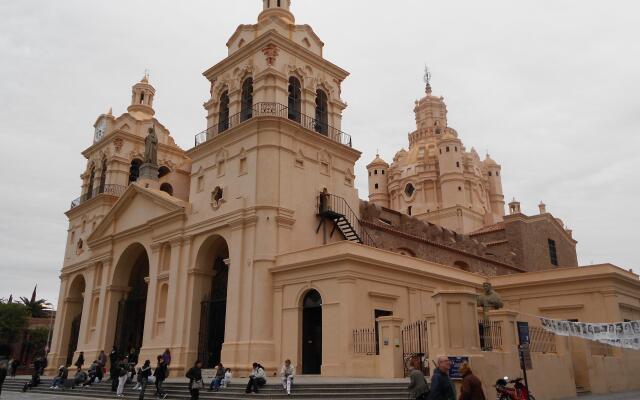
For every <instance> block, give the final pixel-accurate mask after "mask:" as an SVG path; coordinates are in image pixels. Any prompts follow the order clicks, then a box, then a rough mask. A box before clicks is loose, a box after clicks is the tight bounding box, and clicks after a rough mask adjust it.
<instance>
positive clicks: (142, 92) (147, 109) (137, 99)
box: [127, 74, 156, 120]
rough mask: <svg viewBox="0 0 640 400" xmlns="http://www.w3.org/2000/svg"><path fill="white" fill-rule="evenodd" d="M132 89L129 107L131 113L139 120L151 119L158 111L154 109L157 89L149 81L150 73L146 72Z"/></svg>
mask: <svg viewBox="0 0 640 400" xmlns="http://www.w3.org/2000/svg"><path fill="white" fill-rule="evenodd" d="M131 91H132V94H131V105H130V106H129V107H128V108H127V111H128V112H129V114H131V115H132V116H133V117H134V118H136V119H138V120H147V119H151V118H152V117H153V116H154V115H155V113H156V112H155V110H154V109H153V97H154V96H155V95H156V89H155V88H154V87H153V86H151V84H150V83H149V75H148V74H145V75H144V77H143V78H142V80H141V81H140V82H138V83H136V84H135V85H133V88H132V90H131Z"/></svg>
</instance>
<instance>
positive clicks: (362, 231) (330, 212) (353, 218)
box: [318, 193, 378, 247]
mask: <svg viewBox="0 0 640 400" xmlns="http://www.w3.org/2000/svg"><path fill="white" fill-rule="evenodd" d="M318 215H321V216H326V217H329V218H331V217H332V216H334V215H336V216H337V215H342V216H344V218H345V219H347V220H348V221H349V223H350V224H351V226H352V227H353V230H354V231H355V233H356V234H357V235H358V237H359V239H360V242H361V243H362V244H364V245H366V246H370V247H378V246H377V245H376V242H375V240H374V239H373V237H372V236H371V235H370V234H369V232H368V231H367V229H366V228H365V227H364V225H363V224H362V222H361V221H360V219H359V218H358V216H357V215H356V213H355V212H354V211H353V209H351V207H350V206H349V203H347V201H346V200H345V199H344V198H342V197H340V196H336V195H334V194H330V193H320V195H319V196H318Z"/></svg>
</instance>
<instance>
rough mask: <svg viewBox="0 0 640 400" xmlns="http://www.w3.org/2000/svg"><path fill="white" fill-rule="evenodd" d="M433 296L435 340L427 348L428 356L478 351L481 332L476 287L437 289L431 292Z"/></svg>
mask: <svg viewBox="0 0 640 400" xmlns="http://www.w3.org/2000/svg"><path fill="white" fill-rule="evenodd" d="M433 300H434V302H435V309H436V316H435V317H436V318H435V319H436V329H437V337H438V340H437V345H436V346H434V348H431V349H430V350H429V353H430V355H429V356H430V358H432V359H433V358H434V357H437V356H438V355H449V356H467V355H470V354H477V353H479V352H480V332H479V331H478V311H477V295H476V292H475V290H472V289H466V288H460V289H454V290H440V291H438V292H436V293H435V294H434V295H433Z"/></svg>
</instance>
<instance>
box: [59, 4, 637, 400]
mask: <svg viewBox="0 0 640 400" xmlns="http://www.w3.org/2000/svg"><path fill="white" fill-rule="evenodd" d="M227 46H228V48H229V54H228V57H226V58H225V59H224V60H222V61H220V62H219V63H218V64H216V65H214V66H213V67H211V68H210V69H208V70H207V71H205V73H204V76H205V78H206V79H207V81H208V84H209V87H210V94H211V97H210V98H209V99H208V100H207V102H206V103H205V104H204V108H205V110H206V120H207V125H206V129H205V130H204V131H203V132H201V133H199V134H198V135H196V136H195V143H194V147H192V148H190V149H188V150H184V149H181V148H180V147H178V146H177V145H176V143H175V142H174V140H173V139H172V137H171V134H170V132H169V130H168V129H167V128H166V127H165V126H164V125H162V123H161V122H160V121H159V120H158V119H157V118H156V116H155V111H154V108H153V105H154V101H155V100H156V98H155V97H156V90H155V88H154V87H153V86H152V85H151V83H150V82H149V78H148V77H147V76H145V77H144V78H143V79H142V81H141V82H139V83H137V84H135V85H134V86H133V89H132V95H131V105H130V106H129V107H128V109H127V112H126V113H124V114H122V115H120V116H119V117H115V116H114V115H113V112H112V111H109V112H108V113H107V114H104V115H101V116H100V117H99V118H98V119H97V121H96V123H95V124H94V127H95V135H94V138H93V143H92V144H91V146H90V147H89V148H87V149H86V150H85V151H84V152H83V153H82V154H83V156H84V157H85V158H86V159H87V168H86V170H85V171H84V173H83V174H82V189H81V197H80V198H78V199H77V200H74V201H73V202H72V204H71V207H70V209H69V210H68V211H67V213H66V215H67V217H68V219H69V230H68V238H67V245H66V249H65V258H64V263H63V266H62V272H61V276H60V278H61V285H60V295H59V304H58V313H57V317H56V321H55V328H54V334H53V339H52V346H51V351H50V353H49V356H48V357H49V366H51V368H55V367H56V366H58V365H61V364H67V365H69V364H71V363H72V361H73V360H75V359H76V357H77V355H78V353H79V352H80V351H83V352H84V353H85V357H87V358H92V357H95V356H96V355H97V354H98V353H99V352H100V351H101V350H105V351H107V352H109V351H110V350H111V348H112V347H114V348H115V349H116V351H118V352H120V353H123V354H124V353H128V352H129V351H130V350H131V349H133V350H134V351H135V352H137V353H139V357H138V359H139V360H145V359H150V360H154V359H155V357H156V356H157V355H158V354H161V353H162V352H163V351H164V350H165V349H166V348H169V349H171V352H172V355H173V359H172V365H171V367H172V371H176V374H177V375H176V376H181V375H180V374H182V373H183V372H184V371H185V370H186V369H188V368H189V367H190V366H191V365H192V364H193V363H194V361H195V360H196V359H200V360H203V361H204V363H205V366H206V367H212V366H213V365H215V364H216V363H218V362H220V361H222V362H223V363H224V365H225V366H227V367H230V368H232V369H233V370H234V371H237V375H236V376H239V375H242V374H243V373H246V372H247V371H248V369H249V368H250V365H251V363H252V362H254V361H258V362H260V363H261V364H262V365H264V366H265V367H266V368H267V370H268V372H269V373H270V374H271V373H273V372H275V371H276V368H277V367H278V366H279V365H280V364H281V363H282V362H283V361H284V360H285V359H291V360H292V361H293V363H294V365H296V366H297V370H298V372H299V373H302V374H313V375H316V374H320V375H324V376H354V377H400V376H403V375H404V358H403V357H405V356H406V354H407V353H408V351H409V349H408V348H406V349H405V347H406V346H405V345H407V346H408V344H407V343H405V341H403V337H402V335H403V332H405V331H406V330H407V329H413V328H411V327H412V326H417V325H415V323H417V322H420V324H419V326H421V327H422V328H423V329H425V331H424V334H425V336H424V338H425V340H424V343H420V346H422V350H424V351H423V352H424V353H428V355H430V356H436V355H438V354H447V355H452V356H454V355H459V356H468V357H470V358H471V359H472V362H473V365H474V366H477V367H478V369H479V370H483V371H484V372H483V375H482V376H481V377H482V378H483V379H484V381H485V382H486V383H490V382H492V381H495V379H497V378H495V377H493V375H491V374H492V373H498V374H501V375H499V376H500V377H501V376H503V375H504V374H512V373H514V371H517V351H516V350H515V339H514V337H515V336H514V335H515V329H514V326H515V325H514V324H515V321H516V319H529V320H530V321H531V324H532V325H533V324H535V323H536V320H535V318H533V319H532V318H531V317H530V316H531V315H542V316H547V317H551V318H553V317H557V318H576V319H580V320H581V321H583V320H584V321H589V320H596V321H600V322H605V321H618V320H622V319H626V318H629V319H637V320H640V281H638V277H637V276H636V275H634V274H632V273H630V272H627V271H624V270H622V269H619V268H617V267H615V266H612V265H598V266H591V267H581V268H577V260H576V258H575V244H576V242H575V241H574V240H573V237H572V234H571V232H570V231H568V230H567V229H566V228H565V227H564V225H563V224H562V223H561V221H558V220H557V219H555V218H553V217H552V216H551V215H550V214H548V213H546V212H542V210H541V214H540V215H539V216H531V217H528V216H525V215H523V214H521V213H520V211H519V209H516V203H513V205H512V209H511V212H510V214H509V215H504V198H503V193H502V188H501V174H500V172H501V168H500V166H499V165H498V164H497V163H495V162H494V161H492V160H491V159H490V158H489V157H487V158H485V159H484V160H480V158H479V157H478V155H477V154H476V152H475V151H473V150H472V151H469V152H467V151H466V149H465V147H464V146H463V145H462V142H461V141H460V139H459V138H458V134H457V133H456V132H455V131H454V130H453V129H451V128H449V127H448V124H447V119H446V107H445V105H444V102H443V100H442V98H439V97H434V96H432V95H431V91H430V90H429V89H428V90H427V96H426V97H425V98H424V99H423V100H421V101H419V102H418V103H417V105H416V120H417V123H418V127H417V130H416V131H415V132H414V133H412V134H411V135H410V137H409V140H410V148H409V151H401V152H399V153H398V154H397V155H396V157H395V159H394V162H393V163H392V164H391V165H387V164H386V163H385V162H384V161H383V160H381V159H379V158H377V159H376V160H374V162H373V163H371V164H370V165H369V166H368V167H367V169H368V171H369V175H370V178H369V179H370V186H371V190H370V193H371V195H370V199H369V200H370V201H369V202H364V201H361V200H360V199H359V197H358V193H357V190H356V189H355V185H354V184H355V171H354V168H355V163H356V161H357V160H358V159H359V158H360V156H361V153H360V152H359V151H358V150H356V148H355V145H356V141H357V138H354V139H353V140H352V138H351V137H350V136H349V135H348V134H347V133H345V132H343V131H342V130H341V121H342V113H343V111H344V110H345V108H346V103H345V101H344V100H343V98H342V92H341V84H342V82H343V81H344V80H345V79H346V78H347V77H348V75H349V74H348V73H347V72H346V71H345V70H343V69H342V68H340V67H338V66H337V65H335V64H333V63H331V62H330V61H328V60H326V59H325V58H324V57H323V47H324V43H323V42H322V41H321V40H320V38H319V37H318V36H317V35H316V34H315V33H314V31H313V30H312V28H311V27H309V26H308V25H297V24H296V23H295V18H294V16H293V14H292V13H291V10H290V0H282V1H280V0H264V1H263V11H262V12H261V13H260V15H259V16H258V21H257V23H256V24H252V25H241V26H240V27H238V29H237V30H236V32H235V33H234V34H233V35H232V37H231V39H230V40H229V41H228V43H227ZM540 232H543V233H540ZM534 237H535V238H538V239H540V238H543V242H544V243H543V244H544V246H542V248H541V247H540V246H533V245H532V246H528V245H527V244H526V243H528V242H529V240H528V239H527V238H534ZM549 240H553V241H554V249H556V253H555V255H556V256H555V259H554V258H553V257H551V255H552V254H553V253H551V252H550V249H551V242H549ZM525 242H526V243H525ZM545 246H546V247H545ZM543 259H544V262H542V261H540V260H543ZM561 267H564V268H561ZM576 277H579V279H577V278H576ZM487 282H491V283H493V285H494V288H496V290H497V291H498V292H499V293H500V294H501V295H502V296H503V298H504V299H505V308H506V309H508V310H500V311H494V312H492V313H490V318H491V319H492V321H493V323H495V324H496V325H500V326H502V327H504V328H503V330H502V332H504V333H503V334H502V335H503V336H502V337H501V339H500V342H499V343H500V346H498V344H497V343H498V341H497V339H496V345H495V346H493V347H491V346H489V347H487V346H486V338H482V339H481V335H480V333H479V330H478V320H479V318H480V316H479V314H478V309H477V307H476V306H477V303H476V298H477V294H478V293H479V292H480V291H481V289H482V286H483V285H484V284H485V283H487ZM365 331H366V332H369V333H368V334H367V335H365V336H358V335H359V334H361V333H362V332H365ZM552 340H554V341H557V343H558V346H557V347H556V346H554V347H553V348H554V349H555V352H553V353H544V354H542V353H540V354H534V361H535V362H536V363H538V366H539V368H540V369H539V371H545V373H547V374H551V375H552V378H551V381H552V383H553V384H548V385H547V387H548V389H541V390H540V391H542V390H546V391H548V392H549V397H546V398H550V399H551V398H561V397H567V396H571V395H574V394H575V393H576V387H587V388H588V389H589V390H591V391H594V392H607V391H611V390H621V389H625V388H632V387H636V386H637V385H638V382H640V380H639V379H637V378H638V376H637V372H635V371H630V370H629V371H627V370H624V371H623V372H620V371H618V370H617V369H616V368H613V369H614V370H616V375H615V376H614V375H613V373H612V372H611V370H612V368H610V367H607V368H605V366H604V364H602V362H601V360H600V358H598V357H601V354H600V353H598V351H600V350H598V349H594V348H592V347H590V346H589V345H588V344H585V343H576V344H575V345H574V346H573V347H571V346H572V345H571V343H569V342H568V341H567V340H564V338H552ZM482 343H485V345H483V344H482ZM554 343H555V342H554ZM498 347H499V348H498ZM404 350H407V351H406V352H405V351H404ZM606 356H608V357H610V358H609V359H608V360H607V361H608V362H610V363H613V364H607V365H620V366H622V365H626V363H629V362H633V361H634V360H636V361H637V360H638V358H637V356H635V355H633V354H629V353H628V352H627V351H623V350H620V349H612V350H611V351H610V352H608V353H607V354H606ZM577 360H584V363H583V365H582V364H580V363H578V362H577ZM611 360H613V361H611ZM574 361H576V366H574V364H572V363H573V362H574ZM621 369H623V368H621ZM532 375H533V376H532V380H533V382H534V383H535V382H542V381H543V380H549V379H550V378H548V377H547V376H546V375H544V374H542V373H541V372H540V373H539V374H538V375H537V376H536V373H535V372H534V373H533V374H532ZM596 377H597V378H598V379H596ZM634 385H636V386H634ZM540 397H541V398H544V396H540Z"/></svg>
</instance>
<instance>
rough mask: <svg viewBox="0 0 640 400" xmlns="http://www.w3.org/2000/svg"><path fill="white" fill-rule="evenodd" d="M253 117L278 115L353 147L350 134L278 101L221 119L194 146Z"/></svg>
mask: <svg viewBox="0 0 640 400" xmlns="http://www.w3.org/2000/svg"><path fill="white" fill-rule="evenodd" d="M253 117H278V118H286V119H288V120H290V121H293V122H295V123H298V124H300V125H302V127H303V128H305V129H307V130H309V131H313V132H316V133H318V134H320V135H323V136H326V137H328V138H329V139H331V140H333V141H334V142H338V143H340V144H343V145H345V146H349V147H353V146H352V142H351V136H349V135H347V134H346V133H344V132H342V131H340V130H338V129H336V128H334V127H332V126H330V125H328V124H327V123H325V122H323V121H319V120H317V119H315V118H313V117H310V116H308V115H304V114H302V113H301V112H299V111H295V110H290V109H289V107H287V106H285V105H282V104H280V103H256V104H254V105H253V107H251V109H249V110H244V111H241V112H239V113H237V114H234V115H232V116H230V117H229V118H226V119H223V120H221V121H219V122H218V124H216V125H214V126H212V127H211V128H209V129H207V130H205V131H202V132H200V133H198V134H197V135H196V147H197V146H200V145H201V144H203V143H206V142H207V141H208V140H211V139H213V138H214V137H216V136H218V135H221V134H223V133H224V132H226V131H228V130H229V129H232V128H235V127H236V126H238V125H240V124H242V123H243V122H246V121H248V120H250V119H251V118H253Z"/></svg>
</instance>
